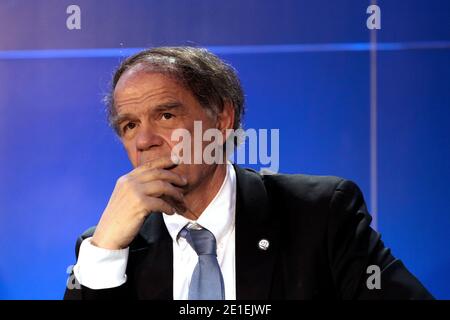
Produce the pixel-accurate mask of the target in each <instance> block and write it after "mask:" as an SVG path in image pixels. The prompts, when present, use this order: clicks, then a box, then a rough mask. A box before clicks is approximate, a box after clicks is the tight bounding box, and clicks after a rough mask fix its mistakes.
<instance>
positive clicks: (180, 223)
mask: <svg viewBox="0 0 450 320" xmlns="http://www.w3.org/2000/svg"><path fill="white" fill-rule="evenodd" d="M235 209H236V173H235V171H234V168H233V165H232V164H231V163H227V171H226V175H225V179H224V181H223V183H222V186H221V187H220V189H219V191H218V192H217V194H216V195H215V197H214V199H213V200H212V201H211V202H210V203H209V205H208V206H207V207H206V209H205V210H204V211H203V212H202V214H201V215H200V217H199V218H198V219H197V221H192V220H189V219H186V218H185V217H183V216H181V215H179V214H174V215H167V214H165V213H163V218H164V223H165V224H166V227H167V230H168V231H169V234H170V236H171V238H172V241H173V298H174V299H175V300H186V299H187V298H188V292H189V284H190V280H191V276H192V273H193V271H194V268H195V265H196V264H197V261H198V256H197V254H196V253H195V251H194V249H192V247H191V246H190V245H189V244H188V243H187V241H186V239H184V238H182V237H178V234H179V232H180V231H181V229H183V227H184V226H186V225H187V224H191V223H196V224H198V225H200V226H201V227H203V228H206V229H208V230H209V231H211V232H212V233H213V234H214V236H215V237H216V242H217V259H218V262H219V265H220V269H221V271H222V275H223V280H224V285H225V299H226V300H235V299H236V269H235V266H236V264H235V230H234V229H235ZM90 240H91V238H87V239H85V240H84V241H83V242H82V243H81V247H80V252H79V255H78V261H77V264H76V265H75V267H74V274H75V277H76V278H77V280H78V282H79V283H80V284H82V285H83V286H85V287H88V288H91V289H106V288H114V287H118V286H120V285H122V284H123V283H125V282H126V280H127V276H126V274H125V271H126V266H127V261H128V253H129V248H125V249H122V250H108V249H103V248H99V247H96V246H94V245H92V244H91V242H90Z"/></svg>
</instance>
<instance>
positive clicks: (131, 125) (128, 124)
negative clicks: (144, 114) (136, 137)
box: [122, 122, 136, 132]
mask: <svg viewBox="0 0 450 320" xmlns="http://www.w3.org/2000/svg"><path fill="white" fill-rule="evenodd" d="M135 127H136V123H134V122H128V123H127V124H126V125H125V126H124V127H123V129H122V131H123V132H125V131H127V130H132V129H134V128H135Z"/></svg>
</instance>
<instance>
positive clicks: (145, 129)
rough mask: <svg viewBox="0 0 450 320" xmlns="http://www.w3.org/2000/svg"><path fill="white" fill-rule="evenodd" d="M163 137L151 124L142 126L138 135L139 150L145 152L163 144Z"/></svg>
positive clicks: (137, 145) (137, 146)
mask: <svg viewBox="0 0 450 320" xmlns="http://www.w3.org/2000/svg"><path fill="white" fill-rule="evenodd" d="M162 143H163V139H162V138H161V136H160V135H158V134H157V133H156V132H155V131H154V130H152V128H150V127H149V126H141V128H140V130H139V132H138V134H137V137H136V149H137V151H140V152H144V151H147V150H150V149H152V148H153V147H157V146H161V145H162Z"/></svg>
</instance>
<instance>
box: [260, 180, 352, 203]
mask: <svg viewBox="0 0 450 320" xmlns="http://www.w3.org/2000/svg"><path fill="white" fill-rule="evenodd" d="M263 179H264V184H265V185H266V188H267V190H268V191H269V194H270V195H271V197H275V198H277V199H284V200H286V201H296V200H297V201H301V202H303V203H305V204H307V203H310V204H313V203H316V204H317V203H327V204H328V203H329V202H330V201H331V199H332V197H333V195H334V193H335V191H336V190H337V189H338V186H339V185H340V184H342V183H343V182H345V181H348V180H346V179H344V178H342V177H337V176H319V175H307V174H271V175H263Z"/></svg>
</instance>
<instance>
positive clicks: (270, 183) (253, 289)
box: [65, 47, 432, 300]
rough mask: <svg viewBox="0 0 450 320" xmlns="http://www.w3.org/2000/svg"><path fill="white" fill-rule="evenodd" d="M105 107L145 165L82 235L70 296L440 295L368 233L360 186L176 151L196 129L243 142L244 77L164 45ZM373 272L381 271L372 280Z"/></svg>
mask: <svg viewBox="0 0 450 320" xmlns="http://www.w3.org/2000/svg"><path fill="white" fill-rule="evenodd" d="M108 105H109V119H110V122H111V125H112V126H113V127H114V129H115V130H116V132H117V134H118V135H119V137H120V139H121V141H122V143H123V145H124V147H125V149H126V151H127V153H128V157H129V159H130V161H131V163H132V164H133V167H134V168H135V169H134V170H132V171H131V172H130V173H128V174H126V175H124V176H123V177H121V178H120V179H118V181H117V184H116V186H115V188H114V191H113V193H112V195H111V198H110V200H109V203H108V204H107V206H106V208H105V210H104V212H103V214H102V216H101V219H100V221H99V223H98V225H97V226H96V227H95V228H91V229H89V230H87V231H86V232H85V233H84V234H83V235H82V236H81V237H80V238H79V239H78V241H77V244H76V255H77V258H78V260H77V264H76V265H75V267H74V268H73V274H72V278H73V279H75V280H76V282H77V284H79V285H78V286H70V287H68V288H67V290H66V293H65V299H231V300H232V299H320V298H322V299H324V298H325V299H430V298H432V296H431V295H430V293H429V292H428V291H427V290H426V289H425V288H424V287H423V286H422V285H421V283H420V282H419V281H418V280H417V279H416V278H415V277H414V276H413V275H412V274H411V273H409V272H408V270H407V269H406V268H405V266H404V265H403V264H402V262H401V261H400V260H398V259H395V258H394V257H393V256H392V254H391V253H390V250H389V249H387V248H385V247H384V244H383V242H382V241H381V240H380V235H379V234H378V233H377V232H375V231H374V230H372V229H371V228H370V222H371V217H370V215H369V213H368V212H367V209H366V205H365V203H364V199H363V195H362V194H361V191H360V190H359V188H358V187H357V186H356V185H355V184H354V183H353V182H350V181H348V180H345V179H341V178H338V177H319V176H307V175H278V174H275V175H260V174H258V173H256V172H254V171H252V170H246V169H242V168H241V167H239V166H237V165H232V164H230V163H227V162H226V161H222V162H220V161H218V162H216V163H213V164H210V163H209V164H207V163H206V162H205V161H201V162H200V163H198V162H195V163H194V164H193V163H186V161H181V158H180V157H184V155H185V154H178V156H176V155H175V154H174V153H173V150H174V147H175V145H176V144H177V143H178V141H174V140H173V139H172V134H173V133H174V131H175V130H178V129H180V128H181V129H183V130H185V131H186V132H189V133H190V134H193V133H194V121H201V123H202V129H203V130H208V129H216V130H217V131H218V132H219V133H220V135H222V138H223V139H219V140H220V141H221V142H218V143H219V145H220V147H223V149H225V147H224V146H223V145H222V144H224V142H225V141H230V139H233V140H234V138H235V137H231V136H230V135H229V129H238V128H240V126H241V118H242V115H243V106H244V95H243V91H242V88H241V86H240V82H239V79H238V77H237V75H236V73H235V72H234V70H233V69H232V68H231V67H230V66H229V65H227V64H225V63H224V62H223V61H221V60H220V59H219V58H217V57H216V56H215V55H213V54H211V53H210V52H208V51H207V50H204V49H198V48H191V47H172V48H167V47H165V48H155V49H151V50H145V51H142V52H140V53H138V54H136V55H134V56H132V57H130V58H128V59H127V60H125V61H124V62H123V63H122V64H121V66H120V67H119V68H118V70H117V71H116V73H115V75H114V78H113V82H112V93H111V95H110V98H109V99H108ZM205 148H206V142H202V145H201V146H200V148H198V146H192V149H191V150H183V153H184V152H188V151H189V152H190V151H192V152H193V153H195V155H194V156H198V153H199V152H198V151H199V150H200V154H203V153H202V152H201V151H203V150H204V149H205ZM226 156H227V153H226V152H224V154H223V156H222V160H225V159H226ZM370 270H374V271H377V270H378V271H379V274H378V275H377V274H375V275H374V276H375V278H374V279H370V277H371V276H372V272H373V271H370ZM368 271H370V272H369V273H368ZM377 276H378V279H377V278H376V277H377ZM372 280H373V281H372Z"/></svg>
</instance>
